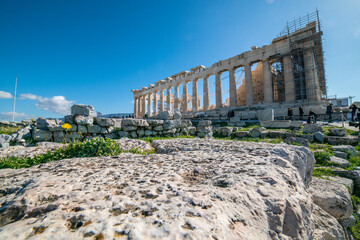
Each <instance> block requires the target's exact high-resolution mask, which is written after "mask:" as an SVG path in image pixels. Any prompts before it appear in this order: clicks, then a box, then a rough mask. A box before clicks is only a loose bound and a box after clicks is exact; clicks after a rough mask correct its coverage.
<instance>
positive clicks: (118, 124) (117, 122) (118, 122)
mask: <svg viewBox="0 0 360 240" xmlns="http://www.w3.org/2000/svg"><path fill="white" fill-rule="evenodd" d="M113 121H114V126H113V127H114V128H122V121H123V120H122V119H120V118H113Z"/></svg>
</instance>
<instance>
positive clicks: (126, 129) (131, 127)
mask: <svg viewBox="0 0 360 240" xmlns="http://www.w3.org/2000/svg"><path fill="white" fill-rule="evenodd" d="M122 129H123V130H124V131H127V132H130V131H136V130H137V127H135V126H128V125H123V127H122Z"/></svg>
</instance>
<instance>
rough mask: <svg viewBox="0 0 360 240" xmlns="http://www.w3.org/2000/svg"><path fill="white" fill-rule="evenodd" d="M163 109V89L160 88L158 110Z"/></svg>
mask: <svg viewBox="0 0 360 240" xmlns="http://www.w3.org/2000/svg"><path fill="white" fill-rule="evenodd" d="M162 111H164V90H160V106H159V112H162Z"/></svg>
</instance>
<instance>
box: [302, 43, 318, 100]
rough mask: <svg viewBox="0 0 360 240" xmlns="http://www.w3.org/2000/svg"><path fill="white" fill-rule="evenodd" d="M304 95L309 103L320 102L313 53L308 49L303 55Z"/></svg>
mask: <svg viewBox="0 0 360 240" xmlns="http://www.w3.org/2000/svg"><path fill="white" fill-rule="evenodd" d="M304 64H305V79H306V95H307V97H308V99H309V101H311V102H315V101H320V100H321V93H320V84H319V74H318V71H317V68H316V63H315V56H314V52H313V51H312V50H311V49H309V50H306V51H305V54H304Z"/></svg>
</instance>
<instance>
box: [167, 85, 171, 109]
mask: <svg viewBox="0 0 360 240" xmlns="http://www.w3.org/2000/svg"><path fill="white" fill-rule="evenodd" d="M170 110H171V88H168V89H166V111H170Z"/></svg>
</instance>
